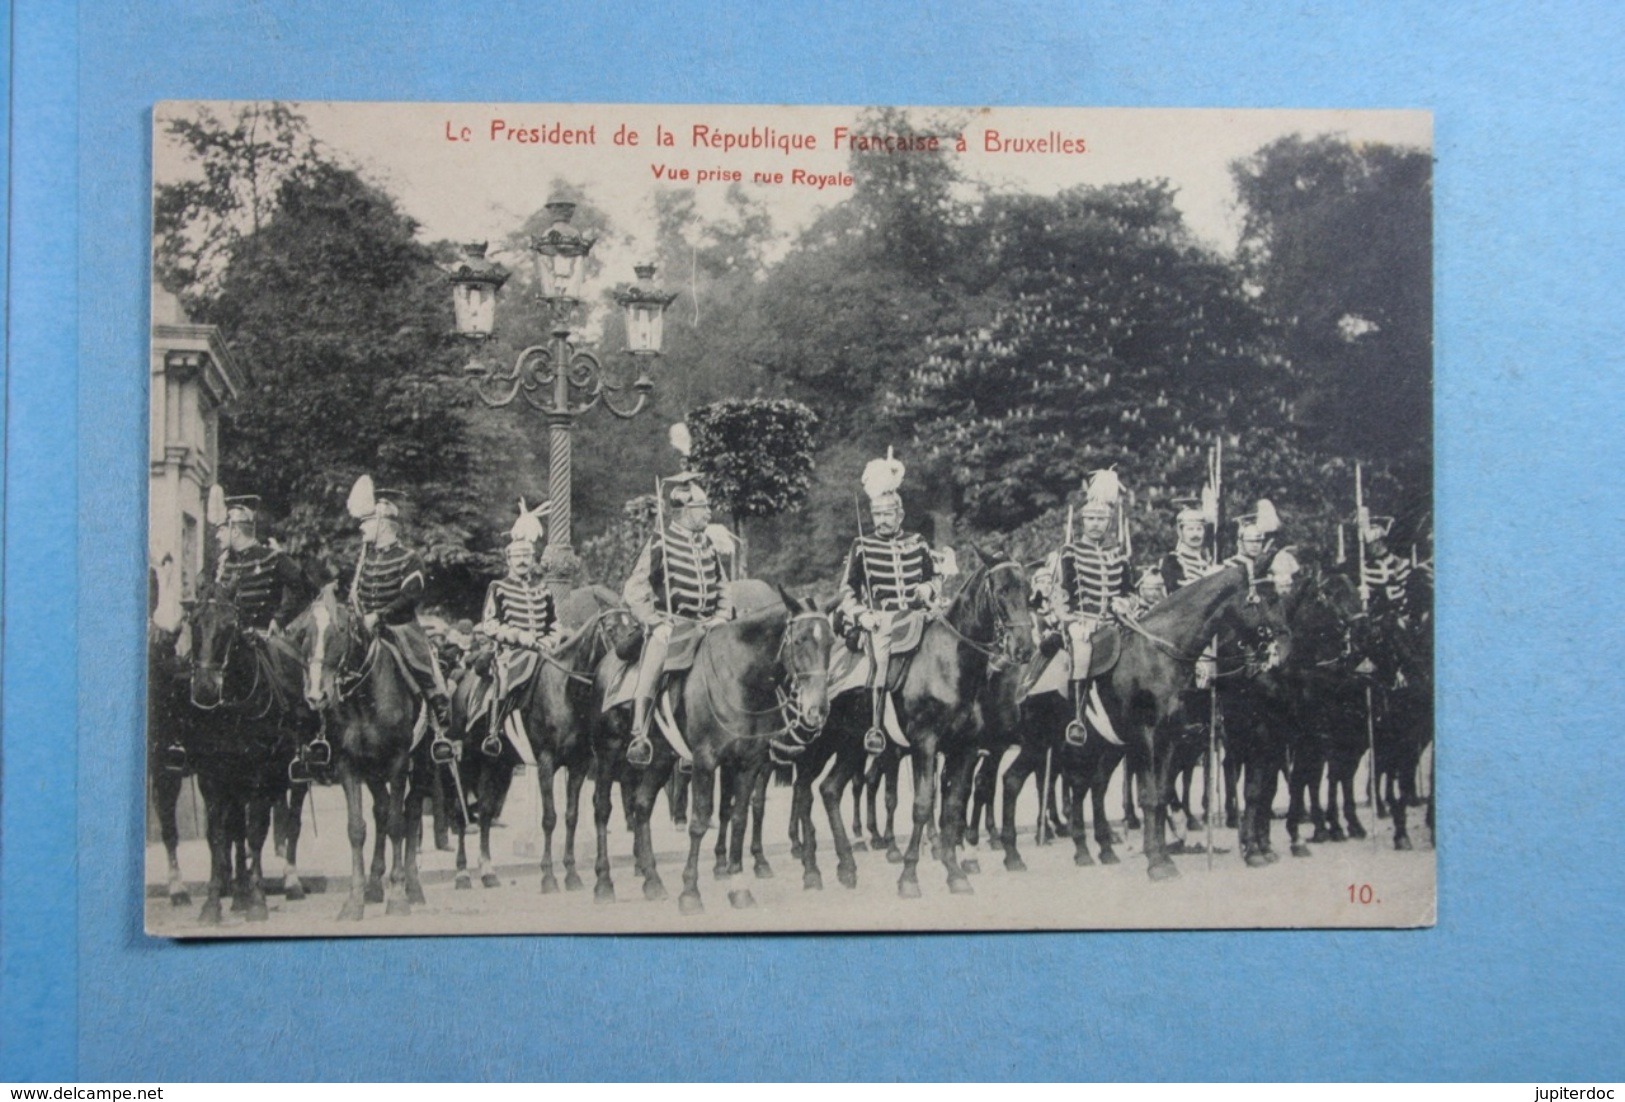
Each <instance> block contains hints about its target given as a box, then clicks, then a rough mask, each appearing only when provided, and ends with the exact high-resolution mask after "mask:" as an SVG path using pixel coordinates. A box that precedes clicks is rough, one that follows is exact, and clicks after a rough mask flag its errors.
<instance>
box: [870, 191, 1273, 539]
mask: <svg viewBox="0 0 1625 1102" xmlns="http://www.w3.org/2000/svg"><path fill="white" fill-rule="evenodd" d="M982 221H983V223H984V227H985V233H986V242H987V245H986V248H985V249H984V250H983V252H982V254H981V255H982V263H984V264H985V265H986V278H987V281H988V285H989V288H990V291H989V300H990V301H991V302H992V303H993V305H992V307H991V310H990V312H989V313H988V316H987V318H986V320H985V321H983V322H980V323H979V322H977V321H974V320H973V321H972V322H971V323H970V324H968V325H966V326H964V327H962V328H959V329H956V330H954V331H951V332H946V333H944V334H943V335H941V336H938V337H934V338H933V339H932V340H931V341H929V342H928V343H927V344H926V346H925V347H924V348H923V349H922V350H921V353H920V354H919V355H917V356H916V358H915V359H914V362H913V363H912V364H911V365H910V370H909V371H908V372H907V373H906V376H905V378H904V380H903V382H902V384H901V385H900V386H899V387H898V388H897V393H896V394H895V395H894V396H893V397H892V398H891V399H890V400H889V401H888V402H887V403H886V406H885V408H886V410H887V412H889V413H891V414H892V415H893V416H895V417H896V418H898V419H899V420H900V421H901V422H902V423H903V424H905V425H907V426H910V427H911V428H912V429H913V431H914V435H915V438H916V440H917V441H918V443H919V444H921V445H922V446H923V447H924V448H925V449H926V452H927V455H928V457H929V458H930V459H932V460H935V461H937V462H939V463H940V464H941V465H942V469H943V470H944V472H945V473H946V474H947V477H948V479H949V480H950V481H951V483H952V484H953V486H954V487H955V488H956V489H957V491H958V493H959V496H960V507H961V511H962V512H963V513H964V514H965V515H966V516H967V517H968V518H969V519H970V520H971V521H972V522H973V523H974V524H976V525H979V526H981V527H984V528H988V529H1009V528H1013V527H1015V526H1017V525H1020V524H1022V523H1024V522H1026V521H1028V520H1031V519H1032V518H1034V517H1036V516H1039V515H1040V514H1043V513H1045V512H1046V511H1049V510H1053V509H1055V508H1057V507H1058V506H1060V505H1061V504H1062V503H1063V502H1064V501H1065V500H1066V497H1067V495H1068V493H1069V492H1071V491H1072V490H1074V489H1075V488H1076V487H1077V486H1078V484H1079V483H1080V481H1081V479H1082V477H1083V476H1084V475H1085V474H1086V473H1087V472H1088V471H1090V470H1093V469H1096V468H1101V467H1107V466H1113V465H1115V466H1116V468H1117V470H1118V472H1119V474H1120V475H1121V476H1122V477H1123V478H1124V480H1125V482H1127V483H1128V484H1129V485H1131V486H1135V487H1137V488H1139V490H1140V491H1141V493H1143V494H1150V493H1151V492H1152V491H1153V490H1154V489H1156V488H1159V487H1171V486H1178V485H1181V484H1186V485H1185V489H1186V490H1187V491H1188V490H1190V489H1193V488H1194V487H1195V486H1196V485H1199V484H1200V480H1201V462H1202V460H1201V456H1202V454H1203V449H1204V448H1205V446H1206V443H1207V442H1208V441H1209V440H1211V438H1212V437H1213V435H1214V433H1216V432H1218V431H1220V430H1227V431H1231V432H1235V431H1239V430H1243V429H1245V428H1248V427H1251V426H1258V425H1266V424H1269V423H1270V422H1271V421H1272V420H1273V419H1278V418H1279V416H1280V415H1281V412H1282V410H1281V406H1280V403H1279V401H1278V400H1277V399H1276V398H1275V397H1274V395H1273V394H1272V392H1271V391H1270V389H1269V388H1270V387H1271V386H1272V385H1274V382H1275V381H1276V380H1277V378H1278V377H1279V376H1280V375H1281V371H1280V368H1279V365H1278V364H1275V363H1273V362H1272V360H1271V357H1270V355H1269V346H1268V342H1267V340H1266V331H1265V327H1264V323H1263V318H1262V316H1261V315H1260V313H1259V311H1258V310H1257V309H1256V307H1255V306H1254V304H1253V303H1252V302H1251V300H1250V299H1249V297H1248V296H1247V294H1246V292H1245V289H1244V287H1243V285H1242V281H1241V278H1240V274H1239V272H1237V271H1236V270H1235V269H1234V268H1233V266H1231V265H1230V264H1228V263H1227V262H1226V261H1225V260H1224V259H1223V258H1222V257H1219V256H1217V255H1214V254H1212V253H1209V252H1207V251H1206V250H1204V249H1202V248H1201V247H1199V246H1198V245H1196V244H1195V243H1194V242H1193V241H1192V240H1191V238H1190V236H1189V234H1188V233H1187V231H1186V229H1185V227H1184V224H1183V221H1182V219H1181V216H1180V214H1179V211H1178V209H1177V207H1175V205H1174V191H1173V189H1172V188H1171V187H1170V186H1168V185H1167V184H1166V183H1162V182H1153V183H1145V182H1141V183H1134V184H1125V185H1115V186H1111V187H1102V188H1076V189H1073V190H1071V191H1067V192H1063V193H1062V194H1060V195H1059V196H1056V197H1053V198H1045V197H1038V196H1031V195H1017V196H1002V197H997V198H994V199H990V200H989V201H988V203H987V204H986V206H985V208H984V210H983V212H982Z"/></svg>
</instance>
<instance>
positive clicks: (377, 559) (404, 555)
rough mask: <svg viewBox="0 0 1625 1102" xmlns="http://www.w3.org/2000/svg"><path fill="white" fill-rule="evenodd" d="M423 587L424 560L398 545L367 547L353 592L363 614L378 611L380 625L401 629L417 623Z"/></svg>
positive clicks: (415, 553)
mask: <svg viewBox="0 0 1625 1102" xmlns="http://www.w3.org/2000/svg"><path fill="white" fill-rule="evenodd" d="M423 586H424V575H423V560H422V559H420V558H419V557H418V554H417V552H416V551H412V550H410V549H409V548H407V547H406V546H405V545H403V544H399V543H396V544H392V545H391V546H389V547H388V548H385V549H384V550H381V551H380V550H379V549H378V548H376V547H368V548H367V550H366V556H365V558H363V559H362V561H361V568H360V570H359V571H358V572H357V573H356V579H355V586H354V588H353V590H352V593H353V596H354V600H355V602H356V606H357V607H358V608H360V609H361V612H362V614H363V615H365V614H366V613H369V612H376V613H377V614H378V619H379V621H380V622H381V623H385V624H389V625H391V626H392V627H399V626H401V625H402V624H410V623H413V622H414V621H416V619H417V611H418V601H419V600H420V599H421V598H422V596H423Z"/></svg>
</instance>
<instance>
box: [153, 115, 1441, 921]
mask: <svg viewBox="0 0 1625 1102" xmlns="http://www.w3.org/2000/svg"><path fill="white" fill-rule="evenodd" d="M152 124H153V132H152V165H153V205H152V211H153V224H152V257H153V266H152V280H151V305H152V326H151V368H150V427H151V434H150V446H149V480H148V484H149V502H148V506H149V511H148V517H149V527H148V570H147V592H148V603H147V609H148V622H147V649H148V653H147V669H148V686H147V755H146V764H147V769H146V777H145V781H144V792H145V795H146V801H145V807H144V809H142V817H141V819H140V824H141V826H140V829H141V830H142V831H143V833H144V838H145V876H144V892H143V899H142V906H143V908H144V916H145V929H146V932H147V933H148V934H149V935H152V936H155V937H163V938H212V937H255V938H265V937H347V936H418V935H428V934H434V935H454V934H470V935H472V934H559V933H566V934H625V933H663V934H669V933H739V932H774V931H778V932H801V933H819V932H842V931H865V932H877V933H889V932H908V931H931V930H942V931H971V930H986V931H1021V930H1098V929H1159V930H1160V929H1217V928H1227V929H1252V928H1259V929H1267V928H1302V927H1324V928H1341V927H1386V928H1400V927H1417V926H1431V925H1433V924H1434V922H1435V920H1436V912H1437V896H1436V874H1435V869H1436V864H1435V854H1436V830H1437V824H1436V818H1435V799H1434V793H1435V779H1436V778H1435V771H1434V767H1433V722H1434V696H1433V670H1434V657H1433V633H1434V622H1433V589H1434V526H1433V517H1434V512H1433V492H1434V491H1433V477H1434V447H1433V423H1434V419H1433V281H1432V269H1433V196H1432V187H1433V179H1432V178H1433V131H1432V125H1433V124H1432V116H1431V115H1430V114H1429V113H1427V112H1422V111H1329V110H1219V109H1201V110H1196V109H1189V110H1185V109H1125V108H1115V109H1089V108H1059V107H1058V108H976V107H965V108H946V107H784V106H756V107H752V106H736V105H730V106H704V105H691V106H682V105H660V106H650V105H584V104H528V105H526V104H471V103H458V104H435V103H331V102H292V101H254V102H249V101H229V102H227V101H219V102H179V101H177V102H164V103H160V104H158V105H157V106H156V107H155V108H154V111H153V118H152ZM131 810H132V811H134V810H135V809H134V808H133V807H132V809H131Z"/></svg>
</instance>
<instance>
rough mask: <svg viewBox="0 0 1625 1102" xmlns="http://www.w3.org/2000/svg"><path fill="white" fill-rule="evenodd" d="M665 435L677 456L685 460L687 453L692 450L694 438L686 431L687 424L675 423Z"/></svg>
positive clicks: (682, 422) (684, 422)
mask: <svg viewBox="0 0 1625 1102" xmlns="http://www.w3.org/2000/svg"><path fill="white" fill-rule="evenodd" d="M666 435H667V438H668V439H670V440H671V446H672V447H673V448H675V449H676V450H677V454H678V455H681V456H682V457H683V458H684V459H687V458H688V453H689V452H691V451H693V450H694V437H693V436H692V435H691V434H690V433H689V431H688V422H686V421H679V422H677V423H676V424H675V425H673V426H672V427H671V431H670V432H668V433H667V434H666Z"/></svg>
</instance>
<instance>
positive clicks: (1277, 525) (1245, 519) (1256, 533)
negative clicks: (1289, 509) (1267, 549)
mask: <svg viewBox="0 0 1625 1102" xmlns="http://www.w3.org/2000/svg"><path fill="white" fill-rule="evenodd" d="M1236 524H1237V526H1238V532H1239V534H1240V535H1241V537H1242V538H1243V539H1262V538H1263V537H1265V536H1268V535H1270V534H1271V533H1273V532H1278V531H1280V530H1281V518H1280V516H1279V515H1278V514H1277V513H1276V512H1275V506H1274V505H1273V504H1271V503H1270V500H1269V498H1264V497H1261V498H1259V499H1258V505H1257V506H1256V507H1255V508H1254V509H1253V511H1252V512H1250V513H1245V514H1243V515H1242V516H1239V517H1237V518H1236Z"/></svg>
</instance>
